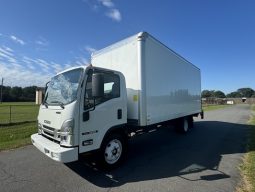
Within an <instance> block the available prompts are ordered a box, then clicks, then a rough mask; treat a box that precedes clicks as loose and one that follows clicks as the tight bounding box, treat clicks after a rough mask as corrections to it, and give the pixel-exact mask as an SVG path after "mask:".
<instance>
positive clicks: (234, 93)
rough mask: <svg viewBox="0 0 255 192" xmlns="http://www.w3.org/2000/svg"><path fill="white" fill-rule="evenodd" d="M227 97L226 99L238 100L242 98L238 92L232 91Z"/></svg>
mask: <svg viewBox="0 0 255 192" xmlns="http://www.w3.org/2000/svg"><path fill="white" fill-rule="evenodd" d="M227 97H228V98H240V97H242V95H241V94H240V93H239V92H237V91H234V92H231V93H229V94H227Z"/></svg>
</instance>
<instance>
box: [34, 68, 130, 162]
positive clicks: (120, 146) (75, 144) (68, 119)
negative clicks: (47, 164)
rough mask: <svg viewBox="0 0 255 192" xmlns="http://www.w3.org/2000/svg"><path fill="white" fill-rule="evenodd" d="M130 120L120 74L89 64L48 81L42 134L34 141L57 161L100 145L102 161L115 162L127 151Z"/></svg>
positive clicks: (73, 158) (69, 159)
mask: <svg viewBox="0 0 255 192" xmlns="http://www.w3.org/2000/svg"><path fill="white" fill-rule="evenodd" d="M126 123H127V93H126V86H125V78H124V76H123V75H122V73H120V72H117V71H113V70H106V69H103V68H97V67H93V66H91V65H90V66H85V67H76V68H71V69H69V70H66V71H63V72H61V73H59V74H57V75H56V76H54V77H53V78H52V79H51V81H50V82H49V83H48V84H47V87H46V92H45V98H44V101H43V103H42V104H41V106H40V109H39V115H38V133H36V134H34V135H32V136H31V140H32V143H33V145H34V146H36V147H37V148H38V149H39V150H40V151H41V152H43V153H44V154H46V155H47V156H49V157H50V158H52V159H54V160H56V161H60V162H64V163H67V162H72V161H76V160H78V156H79V153H84V152H88V151H93V150H98V149H99V150H100V149H101V150H100V151H101V155H102V156H103V160H104V163H106V164H109V165H114V164H116V162H119V159H120V158H121V154H122V151H123V150H124V142H123V140H124V131H125V124H126ZM110 132H111V134H109V133H110ZM113 132H115V133H114V134H112V133H113ZM113 135H115V137H113ZM102 147H103V148H102Z"/></svg>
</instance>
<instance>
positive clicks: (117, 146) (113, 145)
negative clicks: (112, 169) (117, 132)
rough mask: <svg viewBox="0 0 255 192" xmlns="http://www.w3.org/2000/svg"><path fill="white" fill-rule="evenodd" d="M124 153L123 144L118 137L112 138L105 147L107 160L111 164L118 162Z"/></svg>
mask: <svg viewBox="0 0 255 192" xmlns="http://www.w3.org/2000/svg"><path fill="white" fill-rule="evenodd" d="M121 154H122V144H121V142H120V141H119V140H118V139H114V140H111V141H110V142H109V143H108V145H106V147H105V152H104V156H105V161H106V162H107V163H109V164H114V163H116V162H117V161H118V160H119V158H120V156H121Z"/></svg>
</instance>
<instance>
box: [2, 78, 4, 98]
mask: <svg viewBox="0 0 255 192" xmlns="http://www.w3.org/2000/svg"><path fill="white" fill-rule="evenodd" d="M3 84H4V78H3V77H2V86H1V103H2V102H3Z"/></svg>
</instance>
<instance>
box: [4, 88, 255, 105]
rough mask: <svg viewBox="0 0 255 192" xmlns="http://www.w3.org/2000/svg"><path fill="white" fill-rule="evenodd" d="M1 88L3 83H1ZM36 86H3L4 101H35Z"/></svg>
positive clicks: (242, 93) (245, 92)
mask: <svg viewBox="0 0 255 192" xmlns="http://www.w3.org/2000/svg"><path fill="white" fill-rule="evenodd" d="M0 88H1V85H0ZM36 89H37V87H36V86H30V87H24V88H23V87H17V86H15V87H10V86H3V88H2V101H3V102H18V101H35V91H36ZM201 95H202V97H203V98H208V97H215V98H226V97H227V98H241V97H247V98H251V97H254V98H255V91H254V90H253V89H251V88H240V89H238V90H237V91H234V92H231V93H229V94H227V95H225V93H224V92H222V91H220V90H203V91H202V94H201Z"/></svg>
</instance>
